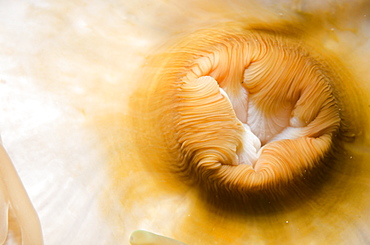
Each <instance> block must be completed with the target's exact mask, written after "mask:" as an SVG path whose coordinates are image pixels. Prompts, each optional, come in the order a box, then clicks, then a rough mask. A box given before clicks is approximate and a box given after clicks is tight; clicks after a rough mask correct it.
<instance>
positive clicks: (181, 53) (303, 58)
mask: <svg viewBox="0 0 370 245" xmlns="http://www.w3.org/2000/svg"><path fill="white" fill-rule="evenodd" d="M153 64H155V66H157V68H156V69H157V73H156V75H153V76H152V77H151V79H152V80H153V81H155V82H154V84H155V85H154V86H153V88H151V92H152V93H154V94H156V99H157V103H158V104H159V106H158V111H157V114H158V120H156V121H153V123H156V124H157V123H159V124H160V130H161V134H163V135H164V137H165V138H166V142H167V145H168V148H169V149H170V151H171V152H172V153H173V155H174V156H175V161H173V162H172V163H171V166H170V167H171V169H172V170H174V171H175V172H177V173H179V174H180V175H182V176H183V177H184V178H185V179H187V180H191V181H194V182H197V183H199V184H200V185H201V186H202V187H203V188H205V189H206V190H209V191H211V192H215V193H216V194H215V195H218V194H219V193H228V194H232V195H235V196H247V195H248V193H258V192H261V191H262V192H263V191H267V192H269V193H276V192H279V191H281V190H282V189H283V188H286V187H287V186H289V185H291V184H292V183H296V182H300V181H303V179H304V178H302V176H304V175H305V174H308V173H310V172H311V171H313V170H314V169H319V168H320V167H321V164H322V162H323V160H324V159H325V158H326V157H327V156H328V155H329V153H330V152H331V151H332V149H333V142H334V141H335V138H336V135H337V134H338V131H339V129H340V127H341V115H340V110H341V109H340V108H341V104H340V103H339V98H338V96H337V94H338V93H339V92H338V91H337V90H338V89H337V84H338V83H340V81H337V79H336V78H333V76H332V74H334V72H333V71H331V66H330V65H328V64H327V63H326V61H325V60H324V59H321V58H320V55H317V54H316V53H315V52H313V50H311V49H310V48H308V46H305V45H304V44H302V42H301V41H300V39H299V38H294V37H287V36H285V35H280V34H279V33H277V32H274V31H271V30H258V29H251V28H249V29H248V28H243V27H235V26H227V27H222V28H211V29H208V30H203V31H198V32H196V33H194V34H192V35H190V36H188V37H186V38H183V39H182V40H181V41H180V42H178V43H176V44H175V45H174V46H173V47H171V48H169V49H167V51H166V52H164V53H163V54H162V55H160V58H159V59H156V61H154V62H153Z"/></svg>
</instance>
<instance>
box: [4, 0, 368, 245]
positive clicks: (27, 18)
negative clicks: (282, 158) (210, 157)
mask: <svg viewBox="0 0 370 245" xmlns="http://www.w3.org/2000/svg"><path fill="white" fill-rule="evenodd" d="M0 15H1V18H0V134H1V138H2V144H3V146H4V149H6V152H7V153H6V152H5V151H4V152H3V151H2V149H1V150H0V151H1V159H0V160H1V162H0V164H1V167H0V171H1V173H0V177H1V181H0V184H1V186H0V191H1V195H0V221H1V222H2V223H1V224H0V232H1V234H0V239H2V240H4V239H5V240H6V241H5V244H8V245H17V244H27V243H28V244H41V243H42V241H43V242H44V244H76V245H77V244H125V245H126V244H127V245H129V244H184V243H185V244H189V245H203V244H236V245H238V244H314V245H316V244H320V245H321V244H369V243H370V224H369V222H368V220H369V219H370V165H369V162H370V133H369V130H368V129H369V126H370V123H369V116H370V114H369V111H370V82H369V81H370V70H369V69H368V59H369V57H370V41H369V40H368V39H369V34H368V33H370V23H369V21H370V20H369V18H370V5H369V3H368V1H364V0H356V1H350V0H341V1H339V0H338V1H329V0H328V1H326V0H325V1H318V0H317V1H316V0H315V1H308V0H307V1H306V0H301V1H296V0H281V1H273V0H256V1H252V0H247V1H245V0H233V1H231V0H213V1H211V0H189V1H180V0H137V1H135V0H109V1H103V0H91V1H84V0H76V1H56V0H3V1H0ZM225 23H237V24H238V26H249V27H253V28H257V27H263V28H268V29H270V30H274V31H276V32H277V33H279V36H280V37H282V38H284V37H289V38H292V35H293V34H294V35H293V36H294V39H295V40H297V42H298V43H300V44H302V45H303V46H304V47H312V49H307V50H308V51H309V52H311V51H312V52H315V54H316V51H317V54H320V55H318V57H316V58H315V59H317V60H319V61H320V64H326V61H327V62H328V64H329V63H330V67H333V68H334V70H335V71H336V72H333V73H330V72H329V73H330V74H331V75H332V76H333V79H334V80H335V81H342V82H339V83H335V88H336V89H335V90H334V91H335V92H333V95H334V97H335V100H336V101H338V104H336V105H337V107H336V111H335V113H337V114H338V115H340V125H341V126H340V129H338V130H339V131H335V130H333V131H330V134H332V136H333V138H335V139H336V140H335V141H334V144H333V145H330V150H328V153H327V156H328V157H327V159H325V161H323V162H322V163H323V164H321V165H320V171H318V172H314V173H315V174H314V176H312V173H311V172H310V173H306V172H305V170H304V169H301V170H300V171H301V172H299V174H300V175H296V176H295V179H296V178H299V181H300V182H301V183H303V184H302V186H303V187H302V188H294V191H292V192H290V193H286V192H284V191H281V189H279V185H278V184H279V182H278V181H277V182H276V183H277V187H276V188H275V189H274V190H273V191H270V192H269V194H271V196H270V197H271V198H272V199H270V197H268V198H266V196H263V195H260V193H259V192H258V190H259V189H258V188H257V189H255V190H257V192H254V195H253V197H252V198H250V196H249V195H247V196H244V192H240V190H239V191H238V192H231V196H228V197H231V198H230V199H229V198H225V196H222V195H221V194H224V192H222V193H216V192H212V191H213V190H215V189H214V188H208V187H204V186H202V185H199V183H194V181H193V179H192V177H193V176H192V175H188V177H189V176H190V178H183V177H184V171H182V170H183V168H181V166H179V165H177V163H179V162H181V161H180V160H183V159H184V158H183V155H181V154H178V152H179V151H178V148H176V147H177V146H175V145H173V144H168V143H169V142H173V141H172V140H174V139H180V138H181V137H182V135H180V133H179V132H174V127H173V125H172V124H173V122H170V121H169V123H168V125H167V124H163V120H162V119H163V118H166V119H167V118H169V114H164V113H163V112H164V111H165V109H163V108H161V107H159V105H168V104H166V102H168V101H169V100H168V98H165V100H162V99H164V98H163V97H161V96H162V95H164V94H165V93H162V92H163V91H167V90H165V88H166V87H165V86H170V87H171V86H172V85H171V84H173V83H170V82H168V83H160V82H159V81H163V78H164V77H165V76H164V74H166V75H168V74H169V73H171V71H174V70H171V69H172V68H171V67H169V66H167V67H166V66H163V63H166V62H167V61H169V60H176V57H174V56H173V54H174V53H176V52H172V51H173V47H178V46H177V45H178V44H179V43H182V42H183V40H185V41H189V44H192V45H195V44H194V42H192V41H193V40H192V39H191V38H189V37H191V35H194V37H196V34H194V33H200V32H203V31H204V30H208V29H210V28H216V27H217V26H225V25H227V24H225ZM282 26H283V27H284V28H282ZM287 28H288V29H287ZM197 40H201V39H200V38H198V39H197ZM203 40H204V41H206V40H208V39H206V38H204V39H203ZM182 44H183V43H182ZM288 46H289V45H288ZM186 47H187V46H186V45H183V46H182V47H181V48H183V49H182V51H184V50H186ZM290 48H291V49H292V52H295V51H294V47H293V46H291V47H290ZM179 50H180V49H179ZM261 50H262V51H263V48H261ZM261 50H260V51H261ZM186 52H187V51H184V53H186ZM232 52H234V51H232ZM232 52H231V53H232ZM210 53H211V52H210ZM227 53H228V52H226V53H225V54H221V56H218V57H213V59H214V60H213V61H215V60H218V61H221V60H227V61H225V62H230V63H229V64H228V65H229V66H230V67H238V66H239V65H240V64H239V63H238V62H235V63H233V62H234V61H232V62H231V60H232V59H229V58H228V56H227ZM194 55H195V56H196V55H197V54H194ZM235 55H238V52H236V53H235ZM185 56H186V55H185ZM185 56H181V57H182V58H184V57H185ZM209 57H211V56H209ZM233 57H234V56H233ZM280 58H281V57H280ZM210 60H211V58H210ZM276 60H277V62H275V63H276V65H278V63H279V62H278V61H279V57H277V59H276ZM155 61H158V62H155ZM200 61H201V62H207V60H203V61H202V60H200ZM181 62H185V63H186V60H181ZM174 63H176V62H174ZM280 63H281V62H280ZM182 64H183V63H182ZM219 64H221V63H219ZM223 64H224V63H223ZM190 66H191V64H190V63H189V66H188V67H190ZM200 67H201V66H200ZM261 67H262V65H261ZM218 68H220V69H225V66H221V65H220V66H219V67H218ZM254 71H255V73H253V72H252V73H249V75H248V74H247V73H245V74H244V73H243V72H244V70H243V71H242V72H241V73H240V77H243V76H244V77H246V78H248V76H250V77H249V78H251V79H252V78H258V77H259V76H262V77H263V76H264V74H267V73H264V72H263V69H262V70H258V69H257V70H254ZM189 74H190V73H189ZM189 74H188V75H189ZM220 74H221V73H220ZM238 74H239V73H238ZM208 75H209V74H208ZM212 75H214V76H213V78H212ZM233 75H235V73H233V74H230V76H233ZM302 75H303V77H308V76H304V74H302ZM189 76H191V74H190V75H189ZM215 76H216V75H215V74H214V73H213V74H210V75H209V76H208V77H207V76H202V78H200V80H199V82H204V80H207V79H208V80H210V84H211V85H212V86H214V88H215V90H212V91H217V93H216V92H212V93H210V94H211V95H212V96H214V97H213V99H214V100H215V101H216V100H217V99H220V98H222V100H223V102H225V101H228V102H229V103H228V104H227V106H226V107H227V108H228V109H227V113H230V115H232V116H233V118H238V120H239V123H240V125H239V126H240V130H241V131H243V132H244V133H245V134H246V135H247V136H246V137H249V136H250V137H252V136H251V135H257V136H258V137H261V138H263V137H264V140H262V141H263V142H262V144H261V146H262V147H263V145H265V144H266V143H267V142H269V140H271V139H272V140H276V139H277V140H280V138H276V139H274V138H271V137H270V136H268V135H264V133H266V131H265V130H261V128H260V127H258V122H259V117H258V115H259V114H258V113H262V114H263V113H266V112H261V110H259V109H260V108H262V107H264V106H265V104H266V106H265V107H267V105H270V104H274V102H271V103H269V101H268V99H267V97H269V95H268V94H267V95H265V97H266V99H260V100H259V101H258V103H260V105H263V106H261V107H260V108H257V107H258V104H257V103H256V104H254V105H251V104H249V105H246V104H245V103H244V102H243V100H240V97H239V96H241V97H242V98H249V97H248V96H250V94H248V93H249V92H248V91H252V90H253V86H252V85H253V84H248V86H251V87H248V88H247V89H246V91H243V90H241V89H239V90H237V89H236V90H235V91H234V92H233V93H231V92H230V91H231V89H228V88H223V89H224V91H222V90H217V89H219V88H218V87H217V86H218V85H217V84H216V83H215V82H218V83H219V82H220V81H219V80H220V79H218V80H217V79H214V77H215ZM235 76H236V75H235ZM171 79H175V81H177V80H176V76H172V77H170V79H169V80H166V81H170V80H171ZM271 79H274V77H272V78H271ZM257 80H258V79H257ZM171 81H172V80H171ZM188 85H189V84H188ZM203 85H204V84H201V85H199V86H203ZM197 86H198V85H197ZM256 86H257V85H256ZM256 86H255V87H256ZM330 86H331V85H330ZM330 86H329V87H330ZM220 87H223V86H222V84H221V85H220ZM158 88H159V90H158ZM184 89H185V90H186V89H188V90H189V91H192V89H193V87H192V85H191V84H190V85H189V86H188V87H186V86H184ZM323 90H325V91H328V89H327V88H326V89H323ZM155 91H161V93H158V94H155V93H153V92H155ZM262 91H266V90H262ZM275 92H276V94H277V96H278V95H279V93H278V91H275ZM225 93H226V94H225ZM330 93H331V92H327V94H330ZM148 94H150V96H148ZM166 95H168V94H166ZM226 95H227V96H228V98H229V99H227V97H226ZM315 95H316V94H315V93H313V94H312V97H315ZM330 95H331V94H330ZM222 96H223V97H222ZM187 100H188V101H196V102H197V103H198V102H199V101H200V99H199V97H197V98H193V97H192V95H190V94H189V96H188V97H187ZM257 100H258V99H256V101H257ZM316 100H319V99H317V98H316ZM307 101H309V102H307V103H313V102H314V101H312V100H311V101H310V100H307ZM175 102H176V101H171V103H172V104H171V103H170V104H171V105H175V106H177V104H176V103H175ZM199 103H200V102H199ZM264 103H265V104H264ZM328 103H329V104H330V103H331V102H328ZM324 104H325V103H324ZM255 105H257V106H255ZM307 105H308V104H305V106H307ZM200 106H201V105H200ZM253 106H255V107H253ZM226 107H225V108H226ZM275 107H277V106H276V105H275ZM292 107H294V105H292ZM199 108H200V107H199ZM209 108H210V109H209V111H212V110H214V111H218V109H217V108H214V107H212V106H211V105H210V107H209ZM191 109H192V110H195V111H197V109H196V108H191ZM245 109H248V113H246V110H245ZM293 109H294V108H289V110H293ZM306 109H307V108H306ZM310 109H311V107H310V106H308V109H307V110H310ZM233 110H234V111H233ZM307 110H305V112H307ZM275 111H276V110H275ZM283 111H284V110H283ZM254 112H256V113H257V114H253V113H254ZM332 112H333V111H331V112H330V113H332ZM284 113H285V112H284ZM284 113H282V114H284ZM333 113H334V112H333ZM335 113H334V114H335ZM250 114H251V115H252V114H253V115H257V116H256V120H255V123H254V125H252V126H251V127H250V128H248V127H249V126H248V125H247V126H245V125H246V122H248V116H250ZM272 114H273V113H272ZM272 114H271V115H272ZM278 114H280V113H278ZM288 114H289V115H288ZM337 114H336V115H337ZM162 115H163V117H162ZM330 115H331V114H330ZM212 116H214V114H212ZM215 117H217V115H216V116H215ZM282 118H283V119H281V120H282V121H281V122H282V123H281V125H282V126H284V127H285V126H287V125H292V126H294V127H301V126H305V124H306V122H304V120H303V121H302V120H301V119H300V118H298V117H291V115H290V113H287V114H284V115H283V117H282ZM180 119H181V118H180ZM311 119H312V118H311ZM176 120H177V119H176ZM235 120H236V119H235ZM274 120H275V119H271V121H268V122H274V123H275V122H276V125H277V126H276V125H275V126H276V127H277V128H279V127H280V126H281V125H280V121H274ZM338 120H339V119H338ZM338 120H337V119H335V120H334V121H335V123H337V121H338ZM180 121H181V120H180ZM324 121H325V120H323V121H322V122H323V123H320V124H318V126H320V127H322V128H328V127H329V126H328V125H329V123H328V121H325V122H324ZM267 124H268V123H266V124H265V125H267ZM176 125H177V126H178V124H176ZM279 125H280V126H279ZM177 126H176V127H177ZM196 126H199V124H197V125H196ZM282 126H281V127H282ZM178 127H180V126H178ZM266 127H268V126H266ZM205 128H207V127H205ZM248 130H250V131H248ZM279 130H280V128H279V129H278V130H277V131H279ZM293 131H294V130H293ZM163 132H170V133H169V134H164V133H163ZM189 132H190V131H189ZM333 132H335V133H333ZM190 133H191V132H190ZM198 133H199V135H200V136H202V131H199V132H198ZM288 133H289V132H288ZM294 133H297V134H296V135H298V136H296V135H294V136H290V137H293V138H294V137H301V136H300V132H295V131H294V132H293V134H294ZM168 135H170V137H168ZM241 135H242V134H241ZM248 135H249V136H248ZM277 135H278V136H279V134H277ZM278 136H277V137H278ZM280 136H281V135H280ZM280 136H279V137H280ZM238 137H239V136H238ZM281 137H283V138H284V137H286V136H285V135H282V136H281ZM313 137H317V135H316V136H313ZM200 138H201V139H199V138H197V139H196V140H195V141H194V142H197V143H199V142H201V140H203V139H202V137H200ZM181 139H182V138H181ZM189 139H190V138H189ZM219 140H220V142H222V139H219ZM254 140H257V139H256V138H254ZM235 142H237V143H238V144H239V143H240V144H244V147H245V145H248V144H249V145H250V147H255V148H256V150H255V151H254V154H255V153H256V152H258V148H259V147H260V146H259V145H258V143H259V142H258V141H255V142H248V141H247V140H245V139H244V141H243V137H241V138H240V139H239V138H238V139H236V140H235ZM206 143H207V142H205V144H206ZM222 143H224V142H222ZM272 143H274V142H272ZM326 143H327V142H326ZM199 145H201V146H202V144H199ZM203 146H204V145H203ZM220 147H221V148H222V145H221V144H220ZM232 147H234V146H233V144H231V143H230V144H229V145H228V146H227V147H225V148H223V149H224V151H225V152H226V151H229V150H230V149H231V148H232ZM250 147H249V146H248V147H246V148H245V149H243V151H248V150H250V149H251V148H250ZM294 147H296V145H295V146H294ZM294 147H293V148H294ZM297 147H298V148H299V146H297ZM241 148H242V147H241ZM291 148H292V147H291ZM298 148H297V149H298ZM279 149H280V150H277V154H280V153H281V152H282V151H284V149H286V148H279ZM243 151H242V150H241V151H240V152H238V153H240V154H239V155H238V154H235V155H233V156H235V158H239V157H240V158H241V159H243V158H244V160H243V161H245V162H248V161H249V164H251V165H253V161H255V160H256V158H257V157H258V155H244V154H243ZM176 152H177V153H176ZM7 154H8V155H9V158H10V159H11V162H12V164H13V165H11V162H10V161H9V159H8V158H7ZM249 158H250V159H249ZM320 159H321V158H320ZM315 163H316V162H315ZM7 164H8V165H7ZM231 165H232V164H231ZM12 166H14V169H13V167H12ZM248 166H249V165H248ZM278 167H279V166H278ZM211 168H212V167H211ZM12 169H13V170H16V172H17V173H15V172H14V171H11V170H12ZM179 169H180V170H179ZM188 173H190V174H193V173H194V172H191V171H190V172H186V174H188ZM196 173H198V174H199V176H200V177H199V178H200V179H201V178H205V179H207V175H203V176H202V173H201V172H196ZM186 174H185V175H186ZM17 176H19V179H18V178H17ZM297 176H298V177H297ZM9 177H10V179H11V181H9ZM236 177H238V173H237V172H236V173H235V174H234V175H228V177H227V178H228V181H230V182H229V183H231V185H236V184H237V183H236V182H233V179H235V178H236ZM19 180H20V181H21V182H22V183H23V186H24V190H23V189H22V188H21V187H22V184H21V183H20V182H19ZM207 181H208V180H207ZM209 181H210V182H209V183H215V182H212V181H215V179H214V178H211V179H210V180H209ZM4 183H5V185H4ZM286 183H288V184H289V183H290V182H289V181H288V182H286ZM210 185H211V184H210ZM288 189H289V188H288ZM241 190H243V188H242V189H241ZM26 194H27V195H26ZM219 194H220V195H219ZM12 196H13V197H17V198H13V199H12V198H11V197H12ZM27 196H28V197H27ZM240 196H242V198H241V200H242V202H239V203H237V204H236V203H235V202H236V199H238V198H240ZM274 198H276V199H274ZM9 200H10V201H9ZM271 200H279V202H276V203H273V202H271ZM29 201H30V202H29ZM8 210H9V212H8ZM32 210H34V211H36V212H33V211H32ZM6 220H8V223H6ZM38 221H39V223H38ZM30 224H31V225H30ZM38 224H40V226H38ZM29 227H30V228H29ZM39 227H41V231H40V229H39ZM22 239H23V241H22ZM34 239H35V240H34ZM33 241H36V242H33Z"/></svg>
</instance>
